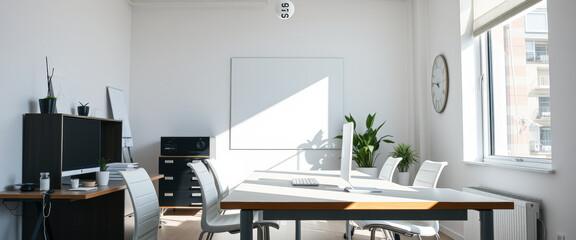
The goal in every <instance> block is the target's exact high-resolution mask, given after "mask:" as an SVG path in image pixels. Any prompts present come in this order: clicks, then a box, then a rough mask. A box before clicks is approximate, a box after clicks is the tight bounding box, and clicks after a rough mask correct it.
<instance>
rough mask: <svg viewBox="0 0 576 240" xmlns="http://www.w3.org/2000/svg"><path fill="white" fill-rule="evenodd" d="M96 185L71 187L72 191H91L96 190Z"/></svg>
mask: <svg viewBox="0 0 576 240" xmlns="http://www.w3.org/2000/svg"><path fill="white" fill-rule="evenodd" d="M94 189H96V187H79V188H70V189H69V190H70V191H90V190H94Z"/></svg>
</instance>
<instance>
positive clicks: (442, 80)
mask: <svg viewBox="0 0 576 240" xmlns="http://www.w3.org/2000/svg"><path fill="white" fill-rule="evenodd" d="M431 82H432V85H431V86H430V90H431V92H432V106H433V107H434V110H436V112H438V113H441V112H443V111H444V108H446V102H447V101H448V66H447V65H446V59H445V58H444V56H443V55H438V56H436V58H435V59H434V65H432V81H431Z"/></svg>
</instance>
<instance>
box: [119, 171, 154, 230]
mask: <svg viewBox="0 0 576 240" xmlns="http://www.w3.org/2000/svg"><path fill="white" fill-rule="evenodd" d="M120 175H121V176H122V178H124V181H125V182H126V186H128V192H130V197H131V199H132V205H133V206H134V222H135V228H134V237H133V238H132V239H134V240H136V239H138V240H141V239H151V240H153V239H158V224H159V221H160V207H159V205H158V195H156V189H155V188H154V185H153V184H152V181H151V180H150V176H148V173H147V172H146V170H144V169H143V168H139V169H136V170H134V171H120Z"/></svg>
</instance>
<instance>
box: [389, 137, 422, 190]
mask: <svg viewBox="0 0 576 240" xmlns="http://www.w3.org/2000/svg"><path fill="white" fill-rule="evenodd" d="M390 156H391V157H395V158H402V160H400V162H399V163H398V183H399V184H401V185H405V186H407V185H408V184H409V182H410V172H408V170H410V167H411V166H412V165H414V164H415V163H417V162H418V152H417V151H416V150H414V149H412V145H408V144H404V143H400V144H398V145H396V146H394V151H392V152H391V153H390Z"/></svg>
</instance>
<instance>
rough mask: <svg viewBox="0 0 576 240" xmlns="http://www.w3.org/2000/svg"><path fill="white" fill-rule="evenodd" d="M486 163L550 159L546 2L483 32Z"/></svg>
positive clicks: (535, 161) (542, 161)
mask: <svg viewBox="0 0 576 240" xmlns="http://www.w3.org/2000/svg"><path fill="white" fill-rule="evenodd" d="M481 42H482V44H481V45H482V50H483V51H486V52H485V54H484V56H485V59H484V61H483V64H485V66H487V67H486V68H485V69H487V73H485V76H487V77H486V78H484V79H485V80H486V83H485V84H484V88H483V91H484V94H483V96H484V98H485V99H484V101H483V102H484V105H485V108H484V112H483V114H484V116H485V117H484V119H485V121H484V129H485V137H486V138H487V141H484V142H485V146H484V149H485V151H484V152H485V156H484V159H485V161H486V162H491V161H494V162H498V163H506V162H509V163H511V164H513V165H524V164H528V163H530V164H532V163H534V164H550V163H551V159H552V153H551V150H552V134H551V121H550V119H551V108H550V101H551V97H550V88H549V86H550V81H551V79H550V77H549V70H548V69H549V65H548V60H549V53H548V22H547V11H546V1H543V2H541V3H539V4H537V5H536V6H535V7H534V8H533V9H531V10H530V11H529V12H528V13H524V14H519V15H517V16H515V17H513V18H512V19H509V20H508V21H506V22H504V23H503V24H500V25H498V26H496V27H493V28H491V29H490V30H489V31H488V32H486V33H484V34H483V35H482V41H481Z"/></svg>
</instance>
